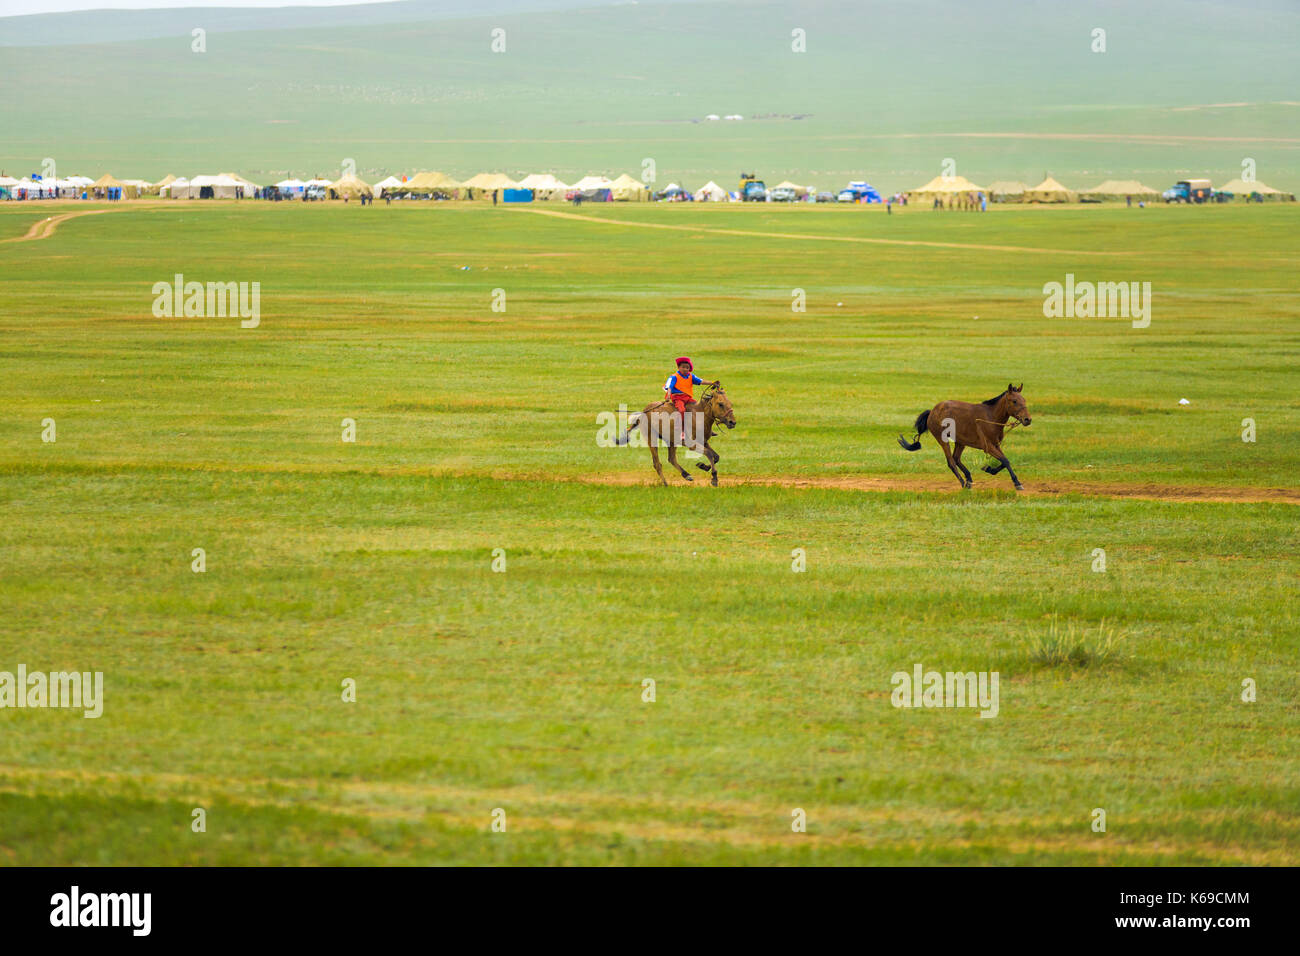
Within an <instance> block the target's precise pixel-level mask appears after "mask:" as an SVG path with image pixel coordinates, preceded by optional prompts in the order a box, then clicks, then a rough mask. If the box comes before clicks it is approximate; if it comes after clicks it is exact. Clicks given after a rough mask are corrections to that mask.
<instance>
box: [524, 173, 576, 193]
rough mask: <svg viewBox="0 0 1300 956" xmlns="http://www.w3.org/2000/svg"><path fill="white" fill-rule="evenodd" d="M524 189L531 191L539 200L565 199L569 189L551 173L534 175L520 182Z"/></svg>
mask: <svg viewBox="0 0 1300 956" xmlns="http://www.w3.org/2000/svg"><path fill="white" fill-rule="evenodd" d="M519 186H520V188H522V189H531V190H532V191H533V196H534V197H536V198H537V199H554V198H556V197H557V196H558V197H559V198H560V199H563V198H564V194H565V193H566V192H567V191H568V189H569V187H568V186H566V185H564V183H562V182H560V180H558V179H556V178H555V176H553V175H552V174H551V173H532V174H530V175H528V176H525V177H524V178H523V179H521V180H519Z"/></svg>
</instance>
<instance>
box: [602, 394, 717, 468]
mask: <svg viewBox="0 0 1300 956" xmlns="http://www.w3.org/2000/svg"><path fill="white" fill-rule="evenodd" d="M686 416H687V417H686V419H685V422H684V424H685V426H686V429H685V434H683V433H682V425H683V419H682V416H680V415H678V414H677V411H676V410H675V409H674V408H673V406H672V403H671V402H654V403H653V404H650V405H647V406H646V407H645V408H644V409H642V410H641V411H640V412H634V413H633V414H632V415H631V417H630V418H629V419H628V426H627V430H626V431H625V432H624V433H623V434H622V435H621V436H619V438H618V440H617V441H616V442H615V444H618V445H626V444H627V443H628V436H629V435H631V434H632V429H634V428H639V429H641V434H642V436H643V437H644V438H645V442H646V445H647V446H648V447H649V449H650V460H651V461H652V462H654V466H655V471H656V472H657V473H658V474H659V480H660V481H661V482H663V483H664V484H665V485H666V484H668V479H666V478H665V477H664V469H663V466H662V465H660V464H659V441H660V439H662V440H663V441H664V443H665V444H667V445H668V462H669V464H671V465H672V466H673V467H674V468H676V469H677V470H678V471H680V472H681V473H682V477H683V478H685V479H686V480H687V481H694V480H695V479H694V478H692V477H691V476H690V475H689V474H688V473H687V471H686V469H685V468H683V467H682V466H681V465H679V464H678V463H677V446H678V445H683V446H685V447H686V448H689V449H691V450H692V451H698V452H701V453H703V454H704V455H705V456H706V457H707V458H708V459H709V460H708V463H707V464H706V463H705V462H702V461H701V462H697V463H696V466H695V467H696V468H699V469H700V470H702V471H707V472H708V473H709V475H710V478H711V482H712V484H713V485H714V487H717V484H718V462H719V461H720V460H721V458H722V456H721V455H719V454H718V453H717V452H716V451H714V450H713V447H712V446H711V445H710V444H709V439H710V438H712V437H713V426H714V425H715V424H717V423H719V422H721V423H722V424H723V425H726V426H727V427H728V428H735V427H736V413H735V410H734V409H732V407H731V400H730V399H729V398H727V393H726V392H725V391H723V389H722V386H721V385H718V386H710V387H709V388H707V389H705V390H704V393H703V394H702V395H700V400H699V401H698V402H697V403H696V404H695V405H694V407H691V406H688V407H687V413H686ZM674 439H675V441H674Z"/></svg>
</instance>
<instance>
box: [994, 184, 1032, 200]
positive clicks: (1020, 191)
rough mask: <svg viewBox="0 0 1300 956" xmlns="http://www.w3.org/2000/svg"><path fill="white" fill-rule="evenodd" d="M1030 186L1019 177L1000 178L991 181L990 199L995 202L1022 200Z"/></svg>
mask: <svg viewBox="0 0 1300 956" xmlns="http://www.w3.org/2000/svg"><path fill="white" fill-rule="evenodd" d="M1028 188H1029V187H1028V186H1026V185H1025V184H1024V183H1022V182H1020V181H1019V180H1018V179H999V180H998V181H997V182H995V183H989V199H991V200H993V202H1021V201H1022V200H1023V199H1024V198H1025V190H1026V189H1028Z"/></svg>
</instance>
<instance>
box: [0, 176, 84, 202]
mask: <svg viewBox="0 0 1300 956" xmlns="http://www.w3.org/2000/svg"><path fill="white" fill-rule="evenodd" d="M94 182H95V181H94V180H93V179H91V178H89V177H87V176H68V177H67V178H66V179H30V178H27V179H14V178H13V177H12V176H0V189H8V190H10V191H15V192H16V191H18V190H23V191H25V192H26V193H27V195H28V196H31V197H33V198H41V199H45V198H48V197H51V196H55V195H64V194H68V193H73V194H75V193H80V192H81V191H82V190H84V189H85V188H86V187H87V186H90V185H92V184H93V183H94Z"/></svg>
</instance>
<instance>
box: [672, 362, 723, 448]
mask: <svg viewBox="0 0 1300 956" xmlns="http://www.w3.org/2000/svg"><path fill="white" fill-rule="evenodd" d="M717 384H718V383H717V382H706V381H704V379H702V378H700V377H699V376H698V375H696V374H695V366H694V365H692V364H691V360H690V359H689V358H687V357H686V356H682V357H681V358H679V359H678V360H677V371H676V372H673V373H672V374H671V375H669V376H668V381H666V382H664V394H665V395H666V396H667V398H668V401H669V402H671V403H672V406H673V408H675V409H677V411H678V413H679V414H680V415H681V417H682V431H681V434H682V436H683V437H685V435H686V413H687V411H689V410H690V409H693V408H694V407H695V397H694V394H693V388H694V386H696V385H710V386H712V385H717Z"/></svg>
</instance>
